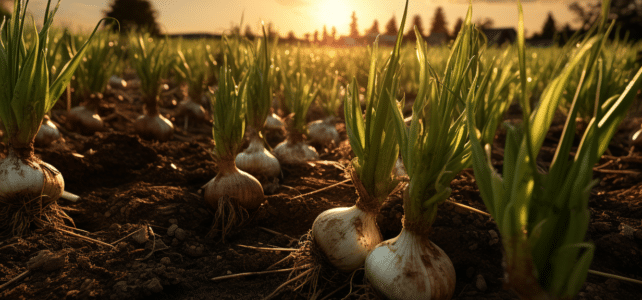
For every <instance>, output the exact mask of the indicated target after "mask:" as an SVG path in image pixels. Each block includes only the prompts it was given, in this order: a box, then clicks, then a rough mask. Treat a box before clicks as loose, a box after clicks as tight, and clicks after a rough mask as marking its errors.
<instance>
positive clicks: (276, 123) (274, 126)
mask: <svg viewBox="0 0 642 300" xmlns="http://www.w3.org/2000/svg"><path fill="white" fill-rule="evenodd" d="M283 125H284V124H283V120H281V118H280V117H279V116H278V115H277V114H275V113H271V114H269V115H268V116H267V119H265V129H267V130H279V129H281V128H283Z"/></svg>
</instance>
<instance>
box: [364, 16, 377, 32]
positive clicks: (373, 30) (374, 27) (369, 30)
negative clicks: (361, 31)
mask: <svg viewBox="0 0 642 300" xmlns="http://www.w3.org/2000/svg"><path fill="white" fill-rule="evenodd" d="M366 34H373V35H377V34H379V21H377V19H375V20H374V22H372V27H370V29H368V30H367V31H366Z"/></svg>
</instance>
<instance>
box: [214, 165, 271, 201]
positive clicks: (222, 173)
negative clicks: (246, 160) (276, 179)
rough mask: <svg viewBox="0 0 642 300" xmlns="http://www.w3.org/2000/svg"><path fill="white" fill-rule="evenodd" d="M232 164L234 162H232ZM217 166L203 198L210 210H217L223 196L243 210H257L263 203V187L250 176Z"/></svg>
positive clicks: (234, 168) (231, 168) (233, 168)
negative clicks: (235, 202) (214, 175)
mask: <svg viewBox="0 0 642 300" xmlns="http://www.w3.org/2000/svg"><path fill="white" fill-rule="evenodd" d="M232 164H234V162H232ZM224 165H225V163H220V164H219V173H218V174H216V177H214V178H213V179H212V180H210V181H209V182H208V183H207V184H206V185H205V191H204V198H205V202H207V203H208V204H209V205H210V206H211V207H212V208H214V209H217V208H218V200H219V199H220V198H221V197H223V196H228V197H230V198H232V199H236V200H237V201H238V202H239V205H241V206H243V207H244V208H245V209H257V208H259V206H261V203H263V200H264V196H263V187H262V186H261V183H260V182H259V181H258V180H256V178H254V177H253V176H252V175H250V174H248V173H246V172H243V171H241V170H239V169H238V168H236V166H233V167H227V166H224Z"/></svg>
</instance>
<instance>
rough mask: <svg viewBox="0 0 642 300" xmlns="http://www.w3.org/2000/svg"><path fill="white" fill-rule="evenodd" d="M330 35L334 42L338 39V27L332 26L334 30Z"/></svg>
mask: <svg viewBox="0 0 642 300" xmlns="http://www.w3.org/2000/svg"><path fill="white" fill-rule="evenodd" d="M330 36H331V37H332V43H334V41H336V40H337V27H335V26H332V31H331V33H330Z"/></svg>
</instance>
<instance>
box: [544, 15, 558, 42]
mask: <svg viewBox="0 0 642 300" xmlns="http://www.w3.org/2000/svg"><path fill="white" fill-rule="evenodd" d="M555 32H557V27H556V26H555V19H553V14H552V13H551V12H550V11H549V12H548V17H547V18H546V22H544V27H543V28H542V34H541V35H540V36H541V37H542V38H543V39H552V38H553V37H554V36H555Z"/></svg>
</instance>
